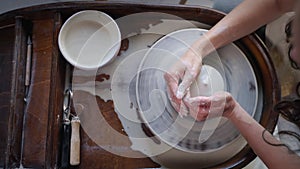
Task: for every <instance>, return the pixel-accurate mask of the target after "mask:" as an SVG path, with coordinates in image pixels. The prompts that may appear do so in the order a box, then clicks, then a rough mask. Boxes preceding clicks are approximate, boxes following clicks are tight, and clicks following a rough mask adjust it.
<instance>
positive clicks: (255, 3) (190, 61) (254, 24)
mask: <svg viewBox="0 0 300 169" xmlns="http://www.w3.org/2000/svg"><path fill="white" fill-rule="evenodd" d="M296 2H297V0H244V2H242V3H241V4H240V5H239V6H238V7H236V8H235V9H234V10H233V11H232V12H230V13H229V14H228V15H227V16H225V17H224V18H223V19H222V20H221V21H220V22H219V23H218V24H217V25H215V26H214V27H213V28H212V29H211V30H209V31H208V32H207V33H206V34H205V36H203V37H201V38H200V39H199V40H197V41H196V42H195V43H194V44H193V45H192V46H191V49H190V50H188V51H187V52H186V53H185V55H184V56H182V57H181V61H182V63H181V65H182V64H183V66H178V65H180V64H177V65H174V66H173V67H172V69H170V70H169V72H168V74H167V75H166V76H165V77H166V82H167V85H168V88H169V91H170V92H169V93H170V95H171V96H173V97H172V98H171V100H172V102H173V103H175V104H178V105H180V104H181V101H180V100H181V99H182V98H183V96H184V95H185V93H186V92H187V89H188V88H189V87H190V85H191V84H192V82H193V81H194V79H195V78H196V77H197V76H198V74H199V72H200V70H201V65H202V58H203V57H205V56H206V55H208V54H209V53H211V52H212V51H214V50H215V49H217V48H219V47H221V46H223V45H226V44H228V43H230V42H232V41H235V40H237V39H239V38H242V37H244V36H245V35H247V34H250V33H252V32H253V31H255V30H256V29H258V28H259V27H261V26H262V25H264V24H267V23H269V22H271V21H273V20H274V19H276V18H278V17H279V16H280V15H282V14H283V13H285V12H287V11H291V10H292V9H293V7H294V6H295V4H296ZM180 81H181V83H180V85H179V86H178V83H179V82H180ZM177 107H181V106H177Z"/></svg>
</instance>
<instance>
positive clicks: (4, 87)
mask: <svg viewBox="0 0 300 169" xmlns="http://www.w3.org/2000/svg"><path fill="white" fill-rule="evenodd" d="M14 35H15V27H14V25H11V26H8V27H4V28H2V29H0V37H1V38H0V64H1V66H0V76H1V83H0V115H1V118H0V133H1V134H0V152H2V153H0V167H4V166H5V161H6V154H7V143H8V135H9V132H8V128H9V116H10V107H11V106H10V105H11V103H10V97H11V94H10V92H11V84H12V82H11V79H12V70H13V67H12V65H13V55H14Z"/></svg>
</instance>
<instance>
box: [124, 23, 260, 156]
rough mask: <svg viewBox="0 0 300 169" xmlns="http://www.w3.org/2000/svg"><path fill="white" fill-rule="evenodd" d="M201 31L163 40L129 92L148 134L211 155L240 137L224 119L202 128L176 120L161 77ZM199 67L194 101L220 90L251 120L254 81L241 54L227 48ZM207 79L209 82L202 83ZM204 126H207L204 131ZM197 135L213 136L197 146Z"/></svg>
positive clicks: (147, 57)
mask: <svg viewBox="0 0 300 169" xmlns="http://www.w3.org/2000/svg"><path fill="white" fill-rule="evenodd" d="M205 31H206V30H203V29H184V30H179V31H176V32H173V33H171V34H169V35H167V36H165V37H163V38H161V39H160V40H159V41H157V42H156V43H155V44H154V45H153V46H152V47H151V48H150V49H149V51H148V52H147V53H146V54H145V56H144V58H143V60H142V62H141V64H140V67H139V73H138V74H137V77H136V79H135V81H134V82H135V84H134V85H131V87H130V90H131V91H133V90H134V88H135V91H134V93H135V95H136V102H137V104H138V108H139V111H140V113H141V116H142V119H143V120H144V122H146V123H147V125H148V127H149V128H150V130H151V131H152V132H153V133H154V134H155V135H157V136H158V137H159V138H160V139H161V140H163V141H164V142H166V143H167V144H169V145H172V146H174V147H175V148H177V149H180V150H183V151H188V152H207V151H214V150H217V149H219V148H221V147H223V146H226V145H227V144H230V143H231V142H233V141H234V140H235V139H236V138H237V137H238V136H239V135H240V133H239V132H238V130H237V129H236V128H235V127H234V126H233V124H232V123H231V122H230V121H228V120H227V119H225V118H223V117H219V118H214V119H209V120H206V121H201V122H196V121H194V119H193V118H191V117H189V116H188V117H184V118H181V117H179V115H178V113H177V112H176V111H175V109H174V108H173V107H172V105H171V104H170V101H169V99H168V97H167V96H168V94H167V92H166V91H167V90H166V83H165V80H164V77H163V76H164V74H165V73H166V72H167V71H168V70H169V69H170V67H171V66H172V65H173V64H174V63H175V62H178V61H179V58H180V57H181V56H182V55H183V54H184V52H185V51H186V50H187V49H188V47H189V46H190V45H191V44H192V43H193V42H194V41H195V40H197V39H198V38H200V37H201V36H202V34H203V33H204V32H205ZM203 63H204V66H203V68H202V72H201V74H200V75H199V77H198V79H197V81H196V82H195V83H194V84H193V85H194V86H196V87H193V88H196V89H194V90H193V91H192V95H194V96H197V95H198V96H199V95H206V96H207V95H212V94H213V93H215V92H217V91H220V90H223V91H227V92H229V93H231V94H232V96H233V97H234V98H235V99H236V100H237V101H238V102H239V104H240V105H241V106H242V107H243V108H244V109H245V110H246V111H247V112H248V113H249V114H250V115H251V116H254V115H255V112H256V109H257V102H258V86H257V80H256V76H255V73H254V71H253V69H252V66H251V64H250V63H249V61H248V60H247V58H246V56H245V55H244V54H243V53H242V51H241V50H239V48H238V47H237V46H235V45H234V44H230V45H227V46H225V47H223V48H221V49H219V50H217V52H213V53H212V54H210V55H209V56H207V57H206V58H205V59H204V61H203ZM207 77H208V78H207ZM205 78H207V79H208V81H207V82H203V81H205ZM217 82H219V83H217ZM203 83H208V84H209V85H208V86H209V87H208V88H207V89H206V88H205V87H204V86H203ZM216 119H217V123H216ZM205 122H207V124H208V127H207V126H206V128H204V125H205ZM209 123H210V124H209ZM215 124H217V125H216V126H214V125H215ZM209 126H211V127H209ZM201 132H203V133H211V135H210V136H209V138H208V139H207V140H205V142H199V135H200V134H201ZM203 133H202V134H203Z"/></svg>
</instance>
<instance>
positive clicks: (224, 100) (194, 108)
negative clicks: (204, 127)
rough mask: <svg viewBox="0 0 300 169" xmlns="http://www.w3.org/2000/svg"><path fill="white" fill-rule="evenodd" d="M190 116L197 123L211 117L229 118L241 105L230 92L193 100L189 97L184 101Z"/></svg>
mask: <svg viewBox="0 0 300 169" xmlns="http://www.w3.org/2000/svg"><path fill="white" fill-rule="evenodd" d="M183 100H184V103H185V105H186V106H187V107H188V109H189V113H190V115H191V116H192V117H193V118H194V119H195V120H197V121H202V120H205V119H206V118H207V117H208V115H209V113H212V114H210V117H216V116H220V115H222V116H224V117H227V118H229V117H230V116H231V114H232V112H233V111H234V109H235V108H237V107H238V106H239V104H238V103H237V102H236V101H235V99H234V98H233V97H232V96H231V94H230V93H228V92H220V93H217V94H214V95H212V96H209V97H205V96H198V97H193V98H191V97H190V96H189V95H187V96H186V97H185V98H184V99H183Z"/></svg>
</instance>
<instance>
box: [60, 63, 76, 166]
mask: <svg viewBox="0 0 300 169" xmlns="http://www.w3.org/2000/svg"><path fill="white" fill-rule="evenodd" d="M70 81H71V68H70V64H69V63H66V74H65V96H64V103H63V125H62V139H61V140H62V144H61V145H62V146H61V168H68V167H69V161H70V137H71V125H70V124H71V122H70V111H71V110H70V105H71V98H72V94H73V93H72V91H71V90H70Z"/></svg>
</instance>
